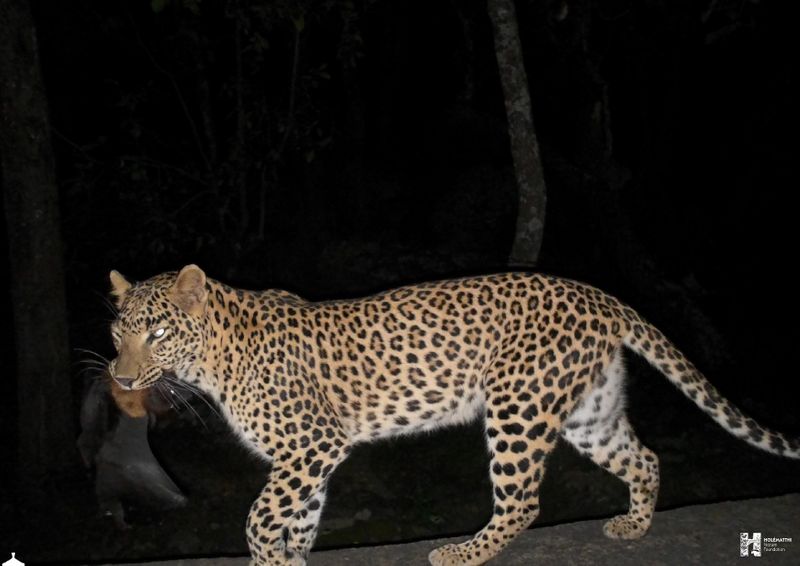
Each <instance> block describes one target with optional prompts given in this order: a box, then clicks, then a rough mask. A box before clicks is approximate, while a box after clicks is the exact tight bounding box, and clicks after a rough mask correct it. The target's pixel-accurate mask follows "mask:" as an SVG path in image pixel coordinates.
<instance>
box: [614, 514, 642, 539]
mask: <svg viewBox="0 0 800 566" xmlns="http://www.w3.org/2000/svg"><path fill="white" fill-rule="evenodd" d="M649 527H650V524H649V523H647V522H646V521H645V520H644V519H641V522H640V521H637V520H636V519H634V518H633V517H630V516H629V515H618V516H617V517H614V518H613V519H611V520H609V521H607V522H606V524H605V525H603V533H604V534H605V535H606V536H607V537H608V538H614V539H625V540H632V539H637V538H641V537H643V536H644V535H645V533H647V529H648V528H649Z"/></svg>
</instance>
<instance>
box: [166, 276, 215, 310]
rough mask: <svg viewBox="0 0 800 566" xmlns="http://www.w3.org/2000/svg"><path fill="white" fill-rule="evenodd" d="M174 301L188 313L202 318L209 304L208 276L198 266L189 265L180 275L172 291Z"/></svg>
mask: <svg viewBox="0 0 800 566" xmlns="http://www.w3.org/2000/svg"><path fill="white" fill-rule="evenodd" d="M170 298H171V299H172V301H173V302H174V303H175V304H176V305H178V306H179V307H180V308H182V309H183V310H184V311H186V312H187V313H189V314H191V315H194V316H202V315H203V314H205V312H206V305H207V304H208V289H206V274H205V273H203V270H202V269H200V268H199V267H197V266H196V265H194V264H192V265H187V266H186V267H184V268H183V269H181V271H180V273H178V277H177V278H176V279H175V283H174V284H173V285H172V288H171V289H170Z"/></svg>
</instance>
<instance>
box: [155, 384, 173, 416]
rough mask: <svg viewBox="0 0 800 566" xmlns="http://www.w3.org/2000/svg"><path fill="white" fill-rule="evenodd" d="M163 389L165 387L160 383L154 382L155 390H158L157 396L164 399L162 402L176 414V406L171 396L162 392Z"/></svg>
mask: <svg viewBox="0 0 800 566" xmlns="http://www.w3.org/2000/svg"><path fill="white" fill-rule="evenodd" d="M164 387H166V386H165V385H164V384H163V383H161V382H160V381H157V382H156V390H158V393H159V395H161V397H162V398H163V399H164V401H166V402H167V404H168V405H169V406H170V408H171V409H172V410H173V411H175V412H176V413H177V412H178V405H176V404H175V401H174V400H173V399H172V395H170V394H169V392H167V393H165V392H164Z"/></svg>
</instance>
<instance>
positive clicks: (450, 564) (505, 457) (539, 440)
mask: <svg viewBox="0 0 800 566" xmlns="http://www.w3.org/2000/svg"><path fill="white" fill-rule="evenodd" d="M509 399H510V396H509V395H508V394H507V391H506V390H505V389H504V388H503V387H501V386H498V388H497V389H496V390H495V391H490V392H489V393H488V394H487V399H486V436H487V440H488V445H489V451H490V454H491V460H490V466H489V468H490V477H491V480H492V485H493V486H494V512H493V514H492V517H491V519H490V520H489V523H488V524H487V525H486V526H485V527H484V528H483V529H481V530H480V531H479V532H478V533H477V534H476V535H475V536H474V537H472V538H471V539H470V540H468V541H466V542H463V543H461V544H448V545H445V546H443V547H441V548H437V549H436V550H434V551H433V552H431V553H430V555H429V556H428V559H429V561H430V563H431V564H432V565H433V566H476V565H478V564H483V563H485V562H486V561H487V560H489V559H491V558H493V557H494V556H496V555H497V554H498V553H499V552H500V551H501V550H502V549H503V548H505V547H506V546H507V545H508V544H509V543H510V542H511V541H512V540H513V539H514V537H516V536H517V534H519V533H520V532H521V531H523V530H524V529H526V528H528V526H529V525H530V524H531V523H532V522H533V521H534V519H536V517H537V515H538V514H539V485H540V484H541V481H542V478H543V476H544V465H545V459H546V457H547V454H548V453H549V452H550V451H551V450H552V449H553V447H554V445H555V443H556V441H557V439H558V426H559V425H560V421H559V419H558V417H557V416H555V415H552V414H545V413H544V412H543V411H541V410H540V407H539V406H538V405H537V404H536V403H535V402H533V403H530V404H529V405H527V406H526V405H519V404H517V403H515V402H514V401H509Z"/></svg>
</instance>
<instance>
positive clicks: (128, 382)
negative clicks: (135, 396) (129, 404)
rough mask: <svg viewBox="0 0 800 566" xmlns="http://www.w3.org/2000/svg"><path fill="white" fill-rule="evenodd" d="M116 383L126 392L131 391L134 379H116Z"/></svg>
mask: <svg viewBox="0 0 800 566" xmlns="http://www.w3.org/2000/svg"><path fill="white" fill-rule="evenodd" d="M114 381H116V382H117V383H119V386H120V387H122V388H123V389H125V390H126V391H130V389H131V387H132V386H133V378H132V377H116V376H115V377H114Z"/></svg>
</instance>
